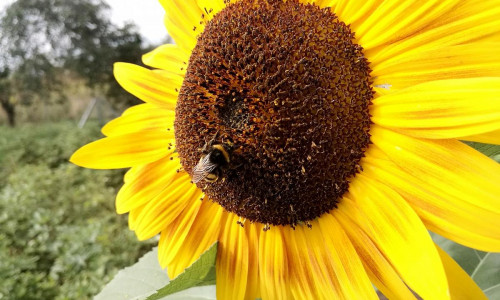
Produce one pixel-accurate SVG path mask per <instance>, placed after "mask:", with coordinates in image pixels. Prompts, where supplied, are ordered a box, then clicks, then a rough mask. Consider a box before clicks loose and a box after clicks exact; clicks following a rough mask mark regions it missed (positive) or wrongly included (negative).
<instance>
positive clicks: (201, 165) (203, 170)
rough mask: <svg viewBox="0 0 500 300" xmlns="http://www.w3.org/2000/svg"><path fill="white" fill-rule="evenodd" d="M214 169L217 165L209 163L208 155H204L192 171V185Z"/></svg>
mask: <svg viewBox="0 0 500 300" xmlns="http://www.w3.org/2000/svg"><path fill="white" fill-rule="evenodd" d="M215 168H217V165H216V164H214V163H213V162H211V161H210V155H205V157H203V158H202V159H200V161H199V162H198V163H197V164H196V166H195V167H194V169H193V179H192V180H193V183H198V182H200V181H201V180H202V179H204V178H205V177H207V175H208V174H209V173H210V172H212V171H213V170H215Z"/></svg>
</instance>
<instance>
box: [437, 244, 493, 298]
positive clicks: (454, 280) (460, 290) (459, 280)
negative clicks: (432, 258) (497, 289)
mask: <svg viewBox="0 0 500 300" xmlns="http://www.w3.org/2000/svg"><path fill="white" fill-rule="evenodd" d="M436 249H437V250H438V252H439V256H440V257H441V261H442V263H443V266H444V270H445V272H446V277H447V278H448V284H449V286H450V294H451V299H452V300H470V299H474V300H487V299H488V298H486V295H485V294H484V293H483V291H481V289H480V288H479V286H477V284H476V283H475V282H474V280H472V278H471V277H470V276H469V275H468V274H467V273H466V272H465V271H464V270H463V269H462V268H461V267H460V266H459V265H458V264H457V263H456V262H455V261H454V260H453V258H451V257H450V256H449V255H448V254H446V252H444V251H443V249H441V248H439V246H438V245H436Z"/></svg>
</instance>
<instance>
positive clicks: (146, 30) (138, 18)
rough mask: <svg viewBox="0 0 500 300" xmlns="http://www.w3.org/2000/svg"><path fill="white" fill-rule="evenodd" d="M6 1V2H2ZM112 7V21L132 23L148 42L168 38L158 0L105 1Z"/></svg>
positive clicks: (157, 41)
mask: <svg viewBox="0 0 500 300" xmlns="http://www.w3.org/2000/svg"><path fill="white" fill-rule="evenodd" d="M0 1H6V0H0ZM105 1H106V2H108V4H109V5H110V6H111V20H112V22H113V23H115V24H118V25H122V24H123V23H124V22H126V21H131V22H132V23H135V24H136V25H137V26H138V27H139V31H140V33H141V34H142V35H143V36H144V37H145V38H146V41H147V42H149V43H152V44H159V43H160V42H161V41H163V40H164V39H165V38H166V37H167V30H166V29H165V26H164V25H163V15H164V14H165V11H164V10H163V8H162V6H161V5H160V2H158V0H105Z"/></svg>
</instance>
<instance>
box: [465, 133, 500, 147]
mask: <svg viewBox="0 0 500 300" xmlns="http://www.w3.org/2000/svg"><path fill="white" fill-rule="evenodd" d="M460 139H461V140H463V141H472V142H480V143H485V144H493V145H500V130H495V131H490V132H484V133H480V134H475V135H471V136H463V137H460Z"/></svg>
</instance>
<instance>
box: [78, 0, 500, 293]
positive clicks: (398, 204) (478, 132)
mask: <svg viewBox="0 0 500 300" xmlns="http://www.w3.org/2000/svg"><path fill="white" fill-rule="evenodd" d="M160 2H161V3H162V5H163V7H164V8H165V10H166V17H165V25H166V27H167V30H168V32H169V34H170V35H171V36H172V37H173V38H174V40H175V42H176V45H163V46H160V47H159V48H157V49H156V50H153V51H152V52H150V53H148V54H146V55H145V56H144V57H143V61H144V63H145V64H146V65H148V66H150V67H151V69H147V68H143V67H139V66H135V65H131V64H125V63H117V64H116V65H115V77H116V79H117V80H118V82H119V83H120V84H121V85H122V86H123V88H124V89H126V90H127V91H129V92H130V93H132V94H133V95H135V96H137V97H138V98H140V99H141V100H143V101H144V102H145V104H141V105H137V106H135V107H132V108H130V109H128V110H127V111H125V112H124V114H123V115H122V116H121V117H119V118H117V119H115V120H113V121H111V122H109V123H108V124H107V125H106V126H105V127H104V128H103V129H102V132H103V133H104V134H105V135H106V138H104V139H101V140H99V141H96V142H93V143H91V144H88V145H86V146H84V147H82V148H81V149H80V150H78V151H77V152H76V153H75V154H74V155H73V157H72V158H71V161H72V162H74V163H76V164H78V165H82V166H85V167H90V168H97V169H106V168H129V167H130V170H129V171H128V172H127V174H126V175H125V178H124V181H125V184H124V186H123V187H122V189H121V190H120V192H119V193H118V196H117V199H116V208H117V212H118V213H129V224H130V228H131V229H132V230H134V231H135V232H136V234H137V236H138V238H139V239H148V238H151V237H153V236H155V235H157V234H158V233H160V234H161V237H160V242H159V260H160V263H161V265H162V267H167V270H168V273H169V275H170V276H171V277H176V276H177V275H179V274H180V273H181V272H182V271H183V270H184V269H185V268H186V267H188V266H189V265H191V264H192V263H193V262H194V261H195V260H196V259H197V258H198V257H199V256H200V254H201V253H203V252H204V251H205V250H207V249H208V248H209V246H210V245H212V244H213V243H214V242H216V241H218V242H219V246H218V255H217V262H216V270H217V297H218V298H220V299H256V298H262V299H377V296H376V294H375V292H374V290H373V288H372V283H373V284H375V285H376V286H377V287H378V288H379V289H380V290H381V291H382V292H383V293H384V294H385V295H387V296H388V297H390V298H394V299H415V296H414V295H413V294H412V292H411V291H410V289H409V288H411V290H413V291H414V292H415V293H417V294H418V295H419V296H421V297H422V298H423V299H450V297H452V298H456V299H459V298H460V299H484V298H485V296H484V295H483V294H482V292H481V291H480V289H479V288H478V287H477V286H476V285H475V284H474V282H473V281H472V280H471V279H470V278H469V277H468V276H467V274H466V273H465V272H464V271H463V270H462V269H460V267H459V266H458V265H457V264H456V263H455V262H454V261H453V260H452V259H450V258H449V256H448V255H447V254H446V253H444V252H443V251H442V250H441V249H439V247H437V246H436V245H435V244H434V243H433V242H432V240H431V238H430V236H429V234H428V232H427V230H432V231H434V232H436V233H439V234H441V235H443V236H445V237H447V238H449V239H451V240H454V241H456V242H458V243H461V244H463V245H466V246H469V247H473V248H477V249H481V250H484V251H500V198H499V197H498V195H500V185H499V184H498V183H499V182H500V167H499V165H498V164H497V163H495V162H494V161H492V160H490V159H489V158H487V157H485V156H484V155H482V154H480V153H478V152H477V151H475V150H473V149H472V148H470V147H469V146H467V145H466V144H464V143H462V142H460V141H459V140H467V141H479V142H486V143H491V144H500V58H499V56H498V55H496V52H498V51H499V50H500V19H499V18H498V16H499V15H500V1H499V0H489V1H472V0H444V1H443V0H428V1H417V0H404V1H402V0H385V1H380V0H368V1H365V0H363V1H361V0H349V1H347V0H345V1H344V0H318V1H314V0H304V1H299V0H287V1H284V0H240V1H236V2H231V1H229V2H228V1H222V0H183V1H180V0H160ZM200 200H201V201H200Z"/></svg>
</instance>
